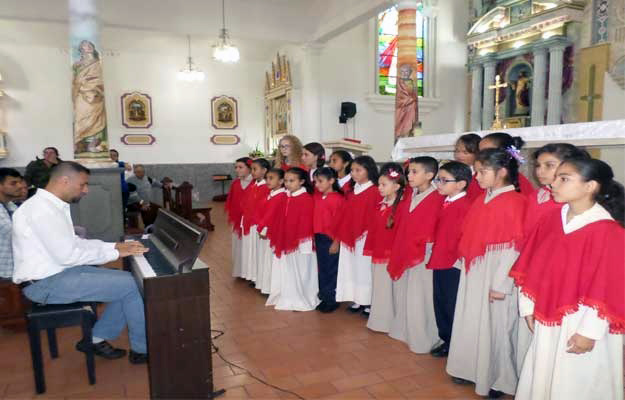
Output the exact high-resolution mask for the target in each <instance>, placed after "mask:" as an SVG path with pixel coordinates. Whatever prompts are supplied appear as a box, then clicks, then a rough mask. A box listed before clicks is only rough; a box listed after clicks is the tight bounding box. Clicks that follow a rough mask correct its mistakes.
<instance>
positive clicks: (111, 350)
mask: <svg viewBox="0 0 625 400" xmlns="http://www.w3.org/2000/svg"><path fill="white" fill-rule="evenodd" d="M88 346H93V354H95V355H96V356H100V357H102V358H106V359H107V360H115V359H116V358H122V357H123V356H125V355H126V350H124V349H116V348H115V347H113V346H111V344H110V343H109V342H107V341H106V340H104V341H102V342H100V343H97V344H92V343H87V342H86V341H85V340H84V339H83V340H81V341H80V342H78V343H76V350H78V351H82V352H83V353H86V352H87V351H88V349H89V347H88Z"/></svg>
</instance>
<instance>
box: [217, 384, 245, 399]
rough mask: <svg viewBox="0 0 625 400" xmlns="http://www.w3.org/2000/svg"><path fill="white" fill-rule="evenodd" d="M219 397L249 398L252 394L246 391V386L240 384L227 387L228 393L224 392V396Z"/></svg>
mask: <svg viewBox="0 0 625 400" xmlns="http://www.w3.org/2000/svg"><path fill="white" fill-rule="evenodd" d="M218 398H219V399H249V398H250V396H249V395H248V394H247V392H246V391H245V388H244V387H242V386H240V387H235V388H231V389H227V390H226V393H224V394H223V395H222V396H220V397H218Z"/></svg>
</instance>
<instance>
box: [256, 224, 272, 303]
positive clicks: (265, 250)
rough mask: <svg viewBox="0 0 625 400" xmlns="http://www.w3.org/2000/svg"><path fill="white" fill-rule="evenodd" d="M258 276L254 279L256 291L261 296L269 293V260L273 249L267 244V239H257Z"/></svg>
mask: <svg viewBox="0 0 625 400" xmlns="http://www.w3.org/2000/svg"><path fill="white" fill-rule="evenodd" d="M257 249H258V276H257V279H256V289H258V290H260V292H261V293H263V294H269V293H271V260H272V258H273V249H272V248H271V245H270V244H269V239H261V238H260V236H259V237H258V247H257Z"/></svg>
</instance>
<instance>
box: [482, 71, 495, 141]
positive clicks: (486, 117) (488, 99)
mask: <svg viewBox="0 0 625 400" xmlns="http://www.w3.org/2000/svg"><path fill="white" fill-rule="evenodd" d="M496 65H497V62H496V61H495V60H489V61H487V62H486V63H484V88H483V92H484V95H483V99H484V105H483V107H484V110H483V112H482V129H490V127H491V125H493V120H494V119H495V91H494V90H493V89H489V88H488V86H490V85H494V84H495V67H496Z"/></svg>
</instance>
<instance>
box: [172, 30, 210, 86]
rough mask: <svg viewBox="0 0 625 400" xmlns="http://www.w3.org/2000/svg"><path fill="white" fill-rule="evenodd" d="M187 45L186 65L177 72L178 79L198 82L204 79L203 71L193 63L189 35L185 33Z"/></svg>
mask: <svg viewBox="0 0 625 400" xmlns="http://www.w3.org/2000/svg"><path fill="white" fill-rule="evenodd" d="M187 46H188V51H189V55H188V57H187V65H185V67H184V68H183V69H181V70H180V71H179V72H178V80H181V81H185V82H198V81H203V80H204V72H203V71H202V70H201V69H199V68H198V67H196V66H195V65H194V64H193V58H192V57H191V36H189V35H187Z"/></svg>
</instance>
